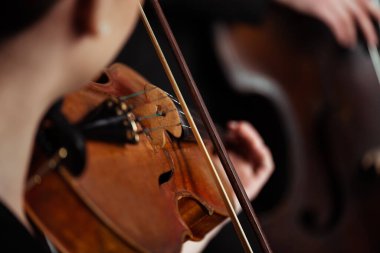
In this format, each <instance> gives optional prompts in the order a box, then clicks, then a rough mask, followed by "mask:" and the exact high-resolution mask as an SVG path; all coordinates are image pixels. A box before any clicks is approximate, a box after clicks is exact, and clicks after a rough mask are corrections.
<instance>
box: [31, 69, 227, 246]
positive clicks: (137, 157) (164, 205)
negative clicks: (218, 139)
mask: <svg viewBox="0 0 380 253" xmlns="http://www.w3.org/2000/svg"><path fill="white" fill-rule="evenodd" d="M104 77H106V78H107V79H108V81H107V82H106V83H103V84H100V83H95V82H93V83H91V84H89V85H88V86H87V87H86V88H84V89H83V90H80V91H78V92H74V93H72V94H69V95H68V96H66V97H65V98H64V100H63V103H62V113H63V114H64V115H65V116H66V117H67V119H68V121H69V122H70V123H71V124H73V125H74V126H76V127H77V128H78V129H81V132H82V133H83V135H84V136H86V139H87V140H86V142H85V149H86V162H85V168H84V171H83V173H82V174H81V175H80V176H76V175H75V173H71V172H70V170H69V169H68V168H67V167H66V166H65V163H63V162H58V161H57V160H55V159H56V157H55V156H54V155H52V156H51V158H50V159H47V160H46V159H43V158H44V157H43V156H44V155H41V153H40V154H36V153H35V156H34V159H33V162H32V165H31V170H32V171H33V173H31V175H30V177H29V187H28V188H29V189H28V191H27V193H26V210H27V213H28V215H29V216H30V218H31V219H32V220H33V222H34V223H35V224H36V225H37V227H38V228H40V229H41V230H42V231H43V232H44V233H45V235H46V236H47V238H48V239H49V240H51V242H52V243H53V244H54V245H56V247H57V248H58V249H59V250H60V251H61V252H71V253H73V252H179V251H180V249H181V245H182V243H183V242H184V241H186V240H189V239H190V240H200V239H202V238H203V237H204V235H205V234H206V233H207V232H208V231H210V230H211V229H212V228H214V227H215V226H216V225H218V224H219V223H220V222H222V221H223V220H224V219H225V218H226V217H228V213H227V211H226V208H225V206H224V203H223V201H222V199H221V197H220V195H219V193H218V190H217V188H216V187H215V184H214V181H213V178H212V176H211V174H210V171H209V170H208V169H206V167H207V164H206V162H205V160H204V159H203V156H202V155H201V154H200V151H199V148H198V146H197V144H196V143H195V142H194V139H191V138H189V137H187V136H186V135H189V134H190V133H189V132H188V131H187V130H186V128H185V127H187V126H186V125H185V124H186V123H185V121H186V120H184V119H183V116H182V114H181V111H180V110H179V109H178V108H177V106H176V101H175V99H173V98H171V97H170V96H169V95H168V94H167V93H166V92H164V91H162V90H161V89H159V88H158V87H156V86H153V85H152V84H150V83H149V82H148V81H146V80H145V79H144V78H143V77H142V76H140V75H139V74H137V73H136V72H135V71H133V70H132V69H130V68H128V67H127V66H125V65H122V64H114V65H112V66H111V67H110V68H108V69H107V70H106V71H105V76H104ZM44 124H45V125H48V127H47V128H48V129H49V128H52V126H51V124H50V126H49V122H43V123H42V125H44ZM119 129H120V130H119ZM46 131H48V130H45V132H46ZM45 134H46V133H45ZM117 135H119V136H117ZM53 146H54V145H53ZM67 146H69V147H70V145H67ZM71 146H74V145H71ZM57 152H58V153H59V152H61V153H62V152H63V151H62V148H58V151H57ZM65 152H66V153H67V154H66V157H67V158H69V157H70V156H71V155H72V154H73V155H76V154H77V153H78V152H75V151H74V152H71V150H70V149H68V150H66V151H65ZM45 153H46V152H45ZM66 157H65V158H66ZM70 159H73V158H70ZM75 159H76V160H78V158H75ZM46 167H50V168H49V170H48V171H46V169H45V168H46ZM230 194H232V192H230Z"/></svg>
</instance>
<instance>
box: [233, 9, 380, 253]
mask: <svg viewBox="0 0 380 253" xmlns="http://www.w3.org/2000/svg"><path fill="white" fill-rule="evenodd" d="M230 33H231V34H232V37H233V38H234V43H235V45H236V48H238V50H239V56H240V57H241V59H242V60H243V61H244V62H245V64H246V66H248V68H250V70H251V71H252V73H258V74H259V75H260V76H264V77H268V80H270V82H269V83H271V85H272V86H271V87H267V88H268V89H269V90H271V89H272V91H273V92H272V93H270V92H269V93H268V92H267V93H260V90H259V89H256V90H255V88H254V87H253V88H252V90H251V92H252V93H253V94H256V95H260V96H263V97H265V98H266V99H268V100H269V101H271V102H272V104H273V105H274V107H275V108H277V113H278V115H280V117H279V119H278V120H279V124H278V125H280V126H284V132H285V133H286V134H285V136H284V140H286V142H285V145H286V146H287V152H288V155H287V157H286V159H285V160H284V161H283V162H284V164H285V167H281V166H280V167H277V169H286V170H288V173H289V175H290V176H289V181H288V182H287V184H286V185H287V188H286V191H285V194H284V196H283V197H282V199H281V201H279V202H278V203H277V204H276V205H275V207H274V208H272V209H271V210H269V211H267V212H266V213H263V214H262V215H261V221H262V224H263V228H264V230H265V231H266V234H267V236H268V240H269V242H270V243H271V246H272V248H273V251H274V252H292V253H293V252H294V253H295V252H299V253H301V252H310V253H313V252H315V253H317V252H366V253H369V252H379V250H380V243H379V240H378V236H377V235H378V232H377V230H378V228H379V226H380V218H379V217H378V213H379V211H380V204H379V201H378V198H379V196H380V184H379V180H380V179H379V177H378V175H377V173H376V170H377V169H376V167H377V166H378V165H377V166H376V162H375V161H376V157H378V151H377V149H378V147H379V145H380V117H379V115H380V88H379V85H378V81H377V79H376V76H375V73H374V71H373V67H372V64H371V62H370V58H369V56H368V54H367V53H366V52H365V50H363V49H362V48H357V49H355V50H352V51H346V50H343V49H341V48H339V47H338V46H337V45H336V44H335V42H334V41H333V38H332V36H331V35H330V34H329V33H328V31H327V28H325V27H322V26H321V25H320V24H319V23H316V22H315V21H314V20H311V19H308V18H306V17H303V16H299V15H296V14H294V13H292V12H290V11H287V10H284V9H276V10H275V11H274V12H273V13H272V14H271V15H269V17H267V22H266V23H265V24H264V25H263V26H262V27H257V28H254V27H251V26H249V25H241V24H240V25H232V26H231V27H230ZM268 89H267V90H268ZM279 94H280V95H279ZM274 155H275V156H276V154H274ZM363 161H364V163H363ZM269 187H272V189H275V188H276V185H269Z"/></svg>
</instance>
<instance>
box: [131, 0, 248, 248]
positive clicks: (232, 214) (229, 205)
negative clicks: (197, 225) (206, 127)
mask: <svg viewBox="0 0 380 253" xmlns="http://www.w3.org/2000/svg"><path fill="white" fill-rule="evenodd" d="M137 2H138V4H139V8H140V13H141V16H142V21H143V23H144V25H145V28H146V30H147V31H148V34H149V37H150V39H151V41H152V43H153V46H154V48H155V50H156V53H157V54H158V57H159V59H160V61H161V64H162V65H163V68H164V70H165V72H166V75H167V77H168V79H169V81H170V83H171V84H172V87H173V89H174V92H175V94H176V96H177V98H178V100H179V102H180V104H181V106H182V109H183V111H184V113H185V116H186V118H187V121H188V122H189V124H190V127H191V130H192V132H193V134H194V137H195V139H196V140H197V143H198V146H199V147H200V148H201V151H202V153H203V155H204V157H205V158H206V161H207V162H208V165H209V167H210V168H211V171H212V175H213V177H214V179H215V182H216V183H217V187H218V189H219V192H220V193H221V196H222V198H223V201H224V203H225V205H226V208H227V211H228V213H229V215H230V218H231V221H232V223H233V225H234V227H235V229H236V233H237V234H238V237H239V239H240V241H241V243H242V246H243V248H244V250H245V252H250V253H253V250H252V248H251V245H250V244H249V241H248V239H247V236H246V234H245V233H244V231H243V228H242V226H241V224H240V221H239V219H238V218H237V215H236V212H235V210H234V208H233V205H232V202H231V200H230V198H229V196H228V194H227V191H226V189H225V188H224V186H223V183H222V180H221V178H220V175H219V172H218V171H217V170H216V168H215V166H214V164H213V162H212V160H211V157H210V155H209V153H208V151H207V148H206V146H205V144H204V142H203V140H202V137H201V135H200V134H199V131H198V129H197V127H196V125H195V122H194V120H193V118H192V116H191V114H190V110H189V109H188V107H187V105H186V103H185V101H184V98H183V96H182V93H181V91H180V89H179V87H178V85H177V82H176V80H175V78H174V76H173V73H172V71H171V69H170V67H169V64H168V62H167V61H166V58H165V56H164V54H163V52H162V50H161V47H160V45H159V43H158V41H157V39H156V36H155V34H154V32H153V30H152V27H151V26H150V23H149V21H148V18H147V17H146V15H145V12H144V10H143V8H142V5H141V3H140V1H139V0H137Z"/></svg>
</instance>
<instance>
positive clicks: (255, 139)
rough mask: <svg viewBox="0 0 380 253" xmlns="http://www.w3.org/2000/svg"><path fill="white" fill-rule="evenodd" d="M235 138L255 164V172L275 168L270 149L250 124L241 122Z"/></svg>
mask: <svg viewBox="0 0 380 253" xmlns="http://www.w3.org/2000/svg"><path fill="white" fill-rule="evenodd" d="M235 138H236V140H237V141H239V143H240V145H241V148H243V149H245V150H246V155H247V157H248V159H249V160H251V162H253V163H254V167H255V170H260V169H265V168H267V167H268V168H269V169H270V168H271V167H273V159H272V155H271V153H270V151H269V149H268V148H267V147H266V145H265V144H264V141H263V139H262V138H261V136H260V134H259V133H258V132H257V131H256V129H255V128H254V127H253V126H252V125H251V124H249V123H248V122H241V123H240V124H239V125H238V127H237V132H236V134H235Z"/></svg>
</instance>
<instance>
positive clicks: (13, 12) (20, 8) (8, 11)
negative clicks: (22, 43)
mask: <svg viewBox="0 0 380 253" xmlns="http://www.w3.org/2000/svg"><path fill="white" fill-rule="evenodd" d="M56 2H57V0H5V1H4V2H3V3H1V7H0V41H3V40H5V39H7V38H9V37H11V36H13V35H15V34H17V33H18V32H21V31H22V30H24V29H26V28H27V27H29V26H31V25H32V24H34V23H35V22H37V21H38V20H39V19H40V18H42V17H43V16H44V15H45V14H46V13H47V12H48V10H50V9H51V7H52V6H53V5H54V4H55V3H56Z"/></svg>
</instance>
